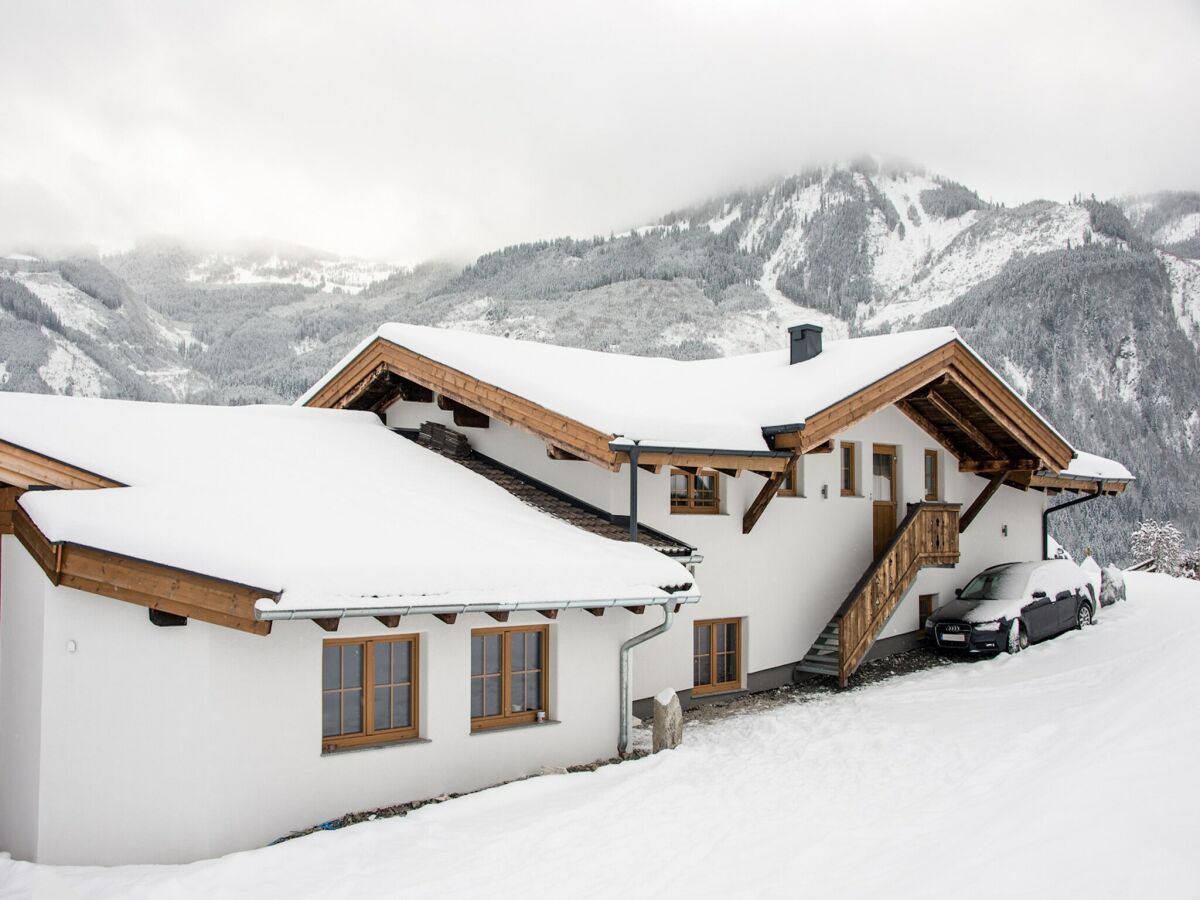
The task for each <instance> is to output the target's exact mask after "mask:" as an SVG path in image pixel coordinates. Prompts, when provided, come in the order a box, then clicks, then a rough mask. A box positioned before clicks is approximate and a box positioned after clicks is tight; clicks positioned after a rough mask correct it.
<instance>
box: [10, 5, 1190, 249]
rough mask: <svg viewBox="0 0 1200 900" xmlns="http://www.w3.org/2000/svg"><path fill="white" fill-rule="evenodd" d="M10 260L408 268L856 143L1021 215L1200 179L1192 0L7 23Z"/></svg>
mask: <svg viewBox="0 0 1200 900" xmlns="http://www.w3.org/2000/svg"><path fill="white" fill-rule="evenodd" d="M5 33H6V41H5V44H6V52H5V53H4V54H3V55H0V84H2V85H3V88H4V94H5V98H6V103H5V106H6V111H5V113H4V117H3V121H2V123H0V244H9V245H14V246H17V245H22V246H32V245H34V244H39V245H41V244H45V243H47V242H50V243H54V242H57V243H61V244H73V243H76V242H83V241H86V242H91V243H94V244H96V245H98V246H100V247H102V248H106V247H115V246H120V245H122V244H124V243H127V242H128V241H130V240H132V239H134V238H137V237H139V236H140V235H145V234H151V233H171V234H181V235H186V236H192V237H195V238H199V239H205V240H222V239H228V238H230V237H237V236H243V235H247V236H253V235H266V236H271V237H274V238H278V239H281V240H288V241H295V242H298V243H302V244H306V245H310V246H316V247H322V248H327V249H330V250H335V251H339V252H344V253H352V254H359V255H368V256H382V257H387V258H391V259H396V260H400V261H408V262H414V261H417V260H420V259H424V258H429V257H455V258H463V257H467V256H470V255H473V254H475V253H478V252H480V251H484V250H487V249H490V248H493V247H496V246H499V245H502V244H504V243H509V242H513V241H519V240H529V239H536V238H542V237H549V236H554V235H559V234H575V235H590V234H596V233H601V234H603V233H608V232H609V231H611V230H622V229H624V228H627V227H629V226H630V225H632V224H637V223H640V222H644V221H647V220H650V219H653V218H656V217H657V216H659V215H661V214H662V213H664V212H665V211H667V210H669V209H671V208H673V207H678V206H681V205H684V204H687V203H690V202H693V201H696V200H700V199H703V198H704V197H706V196H709V195H711V194H715V193H719V192H721V191H723V190H727V189H730V188H736V187H739V186H744V185H748V184H753V183H757V182H759V181H762V180H764V179H767V178H769V177H773V176H775V175H777V174H780V173H784V172H789V171H795V170H797V169H799V168H801V167H803V166H805V165H807V164H812V163H818V162H823V161H827V160H836V159H845V158H848V157H850V156H854V155H857V154H860V153H863V152H873V153H876V154H882V155H899V156H904V157H906V158H909V159H912V160H914V161H917V162H920V163H922V164H923V165H925V166H927V167H928V168H929V169H931V170H934V171H938V172H943V173H945V174H947V175H949V176H951V177H954V178H956V179H958V180H961V181H963V182H965V183H967V184H968V185H970V186H971V187H973V188H976V189H977V190H979V191H980V193H981V194H983V195H984V196H985V197H989V198H993V199H997V200H1003V201H1006V202H1010V203H1011V202H1020V201H1022V200H1027V199H1033V198H1036V197H1052V198H1064V199H1065V198H1067V197H1070V196H1071V195H1072V194H1074V193H1076V192H1083V193H1092V192H1095V193H1096V194H1098V195H1101V196H1109V195H1115V194H1123V193H1130V192H1140V191H1148V190H1155V189H1160V188H1180V189H1189V188H1190V189H1196V188H1200V152H1198V151H1200V118H1198V117H1197V116H1195V115H1194V110H1193V107H1194V104H1193V103H1192V102H1191V101H1190V99H1189V98H1190V95H1191V92H1192V85H1194V84H1196V83H1197V82H1198V81H1200V54H1198V53H1196V52H1195V48H1196V47H1197V46H1200V40H1198V39H1200V12H1198V11H1197V7H1196V6H1195V5H1194V4H1192V3H1189V2H1185V0H1180V2H1163V3H1158V4H1152V5H1134V4H1126V3H1118V2H1112V0H1100V2H1083V0H1074V2H1066V3H1059V4H1044V3H1035V2H1014V3H1006V4H1000V5H996V4H992V5H990V6H989V5H984V6H980V5H979V4H965V3H961V2H922V3H916V4H904V5H903V6H901V5H900V4H894V3H884V2H851V3H839V4H823V3H784V2H779V3H766V2H738V3H733V2H730V3H726V4H716V3H705V2H700V3H696V2H688V3H685V2H677V3H646V2H618V0H610V2H606V3H603V4H590V3H589V4H565V3H517V4H507V3H506V4H494V3H483V2H479V3H462V4H438V5H436V6H435V5H430V4H421V5H418V4H413V5H411V6H399V7H397V6H387V7H386V8H385V7H384V5H381V4H370V3H350V4H339V5H338V6H337V7H336V8H335V7H331V6H330V5H329V4H327V3H316V2H288V3H255V4H240V5H228V6H226V5H221V4H197V5H194V6H176V5H174V4H126V3H111V4H107V3H95V4H75V5H66V4H61V5H59V4H55V3H39V4H22V5H20V6H19V7H18V8H15V9H10V10H8V11H7V12H6V15H5Z"/></svg>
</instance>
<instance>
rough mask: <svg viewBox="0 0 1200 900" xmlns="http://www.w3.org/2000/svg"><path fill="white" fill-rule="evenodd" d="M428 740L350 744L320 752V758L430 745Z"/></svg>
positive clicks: (401, 739) (415, 738)
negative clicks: (386, 748)
mask: <svg viewBox="0 0 1200 900" xmlns="http://www.w3.org/2000/svg"><path fill="white" fill-rule="evenodd" d="M432 743H433V741H431V740H429V738H423V737H410V738H396V739H395V740H393V741H376V742H374V743H370V744H351V745H350V746H348V747H336V748H334V749H332V750H322V751H321V755H322V756H341V755H342V754H343V753H358V752H360V751H362V750H382V749H384V748H385V747H408V746H411V745H413V744H432Z"/></svg>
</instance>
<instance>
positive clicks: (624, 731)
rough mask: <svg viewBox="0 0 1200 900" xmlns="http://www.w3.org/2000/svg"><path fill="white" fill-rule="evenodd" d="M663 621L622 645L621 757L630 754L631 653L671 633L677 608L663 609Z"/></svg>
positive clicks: (667, 605) (668, 605)
mask: <svg viewBox="0 0 1200 900" xmlns="http://www.w3.org/2000/svg"><path fill="white" fill-rule="evenodd" d="M662 611H663V620H662V624H661V625H657V626H655V627H654V628H651V629H650V630H649V631H643V632H642V633H641V634H636V635H634V636H633V637H631V638H630V639H629V640H627V641H626V642H625V643H623V644H622V645H621V736H620V738H619V740H618V741H617V753H618V754H619V755H620V756H625V755H626V754H627V753H628V752H629V740H630V734H629V719H630V715H631V714H630V710H629V705H630V702H631V701H630V699H629V693H630V686H629V682H630V672H629V651H630V650H632V649H633V648H634V647H636V646H637V645H638V644H644V643H645V642H646V641H648V640H650V639H651V638H654V637H658V636H659V635H660V634H664V633H665V632H667V631H669V630H670V628H671V625H672V623H673V622H674V621H675V607H674V606H673V605H672V604H669V603H668V604H665V605H664V606H663V608H662Z"/></svg>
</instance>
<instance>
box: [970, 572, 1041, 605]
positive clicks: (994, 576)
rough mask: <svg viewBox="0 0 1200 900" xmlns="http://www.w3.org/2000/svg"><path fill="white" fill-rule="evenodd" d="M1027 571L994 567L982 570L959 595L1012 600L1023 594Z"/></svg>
mask: <svg viewBox="0 0 1200 900" xmlns="http://www.w3.org/2000/svg"><path fill="white" fill-rule="evenodd" d="M1026 577H1027V573H1026V572H1020V571H1014V570H1013V569H994V570H992V571H988V572H980V573H979V574H978V575H976V576H975V577H974V578H972V579H971V583H970V584H968V585H967V586H966V587H965V588H963V592H962V593H961V594H960V595H959V596H960V597H961V598H962V599H963V600H1012V599H1014V598H1016V597H1019V596H1021V591H1022V589H1023V588H1024V587H1025V579H1026Z"/></svg>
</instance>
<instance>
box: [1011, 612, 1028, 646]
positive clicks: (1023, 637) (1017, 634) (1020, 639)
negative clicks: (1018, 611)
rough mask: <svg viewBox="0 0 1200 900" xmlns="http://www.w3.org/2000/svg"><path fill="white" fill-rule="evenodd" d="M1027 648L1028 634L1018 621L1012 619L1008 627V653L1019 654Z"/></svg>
mask: <svg viewBox="0 0 1200 900" xmlns="http://www.w3.org/2000/svg"><path fill="white" fill-rule="evenodd" d="M1028 646H1029V632H1027V631H1026V630H1025V626H1024V625H1022V624H1021V620H1020V619H1013V622H1012V624H1011V625H1010V626H1009V627H1008V652H1009V653H1020V652H1021V651H1022V650H1024V649H1026V648H1027V647H1028Z"/></svg>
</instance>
